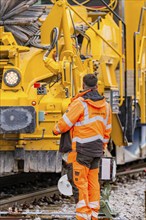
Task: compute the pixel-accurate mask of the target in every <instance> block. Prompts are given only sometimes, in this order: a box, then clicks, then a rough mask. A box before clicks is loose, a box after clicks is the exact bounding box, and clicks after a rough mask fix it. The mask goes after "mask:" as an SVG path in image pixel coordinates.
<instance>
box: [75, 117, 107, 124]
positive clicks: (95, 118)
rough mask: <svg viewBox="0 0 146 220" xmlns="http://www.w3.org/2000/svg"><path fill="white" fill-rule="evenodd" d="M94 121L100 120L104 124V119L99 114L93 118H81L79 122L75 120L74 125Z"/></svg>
mask: <svg viewBox="0 0 146 220" xmlns="http://www.w3.org/2000/svg"><path fill="white" fill-rule="evenodd" d="M95 121H101V122H102V123H103V124H104V125H105V126H106V120H105V119H104V118H103V117H101V116H95V117H93V118H88V119H86V120H83V121H81V122H76V123H75V126H82V125H86V124H89V123H92V122H95Z"/></svg>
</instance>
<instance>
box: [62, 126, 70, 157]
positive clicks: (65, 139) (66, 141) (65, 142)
mask: <svg viewBox="0 0 146 220" xmlns="http://www.w3.org/2000/svg"><path fill="white" fill-rule="evenodd" d="M69 151H71V137H70V130H69V131H67V132H65V133H63V134H61V138H60V146H59V152H61V153H67V152H69Z"/></svg>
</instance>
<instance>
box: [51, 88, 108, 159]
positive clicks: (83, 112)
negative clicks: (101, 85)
mask: <svg viewBox="0 0 146 220" xmlns="http://www.w3.org/2000/svg"><path fill="white" fill-rule="evenodd" d="M68 130H71V136H72V137H71V138H72V151H76V152H79V153H82V154H85V155H88V156H93V157H101V156H102V153H103V148H105V147H106V145H107V143H108V142H109V138H110V133H111V108H110V105H109V104H108V103H107V102H106V100H105V98H104V97H102V96H100V95H99V94H98V92H97V90H87V91H85V92H82V93H79V94H78V95H77V96H76V97H75V98H73V99H72V102H71V104H70V105H69V107H68V110H67V111H66V113H65V114H64V115H63V117H62V118H61V119H60V120H59V121H58V123H57V124H56V126H55V128H54V130H53V132H54V133H55V134H56V135H57V134H61V133H64V132H66V131H68ZM70 151H71V150H70Z"/></svg>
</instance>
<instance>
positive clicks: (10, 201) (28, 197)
mask: <svg viewBox="0 0 146 220" xmlns="http://www.w3.org/2000/svg"><path fill="white" fill-rule="evenodd" d="M58 193H59V191H58V189H57V187H50V188H48V189H43V190H39V191H37V192H33V193H28V194H25V195H18V196H14V197H12V198H7V199H3V200H0V209H3V208H8V207H11V206H13V205H14V204H17V205H19V204H22V203H24V202H31V201H33V200H34V199H39V198H42V197H43V196H51V195H54V194H58Z"/></svg>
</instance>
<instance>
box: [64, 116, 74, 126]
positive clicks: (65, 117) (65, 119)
mask: <svg viewBox="0 0 146 220" xmlns="http://www.w3.org/2000/svg"><path fill="white" fill-rule="evenodd" d="M63 120H64V121H65V123H66V124H67V125H68V126H69V127H72V126H73V123H72V122H71V121H70V120H69V118H68V117H67V116H66V114H64V115H63Z"/></svg>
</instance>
